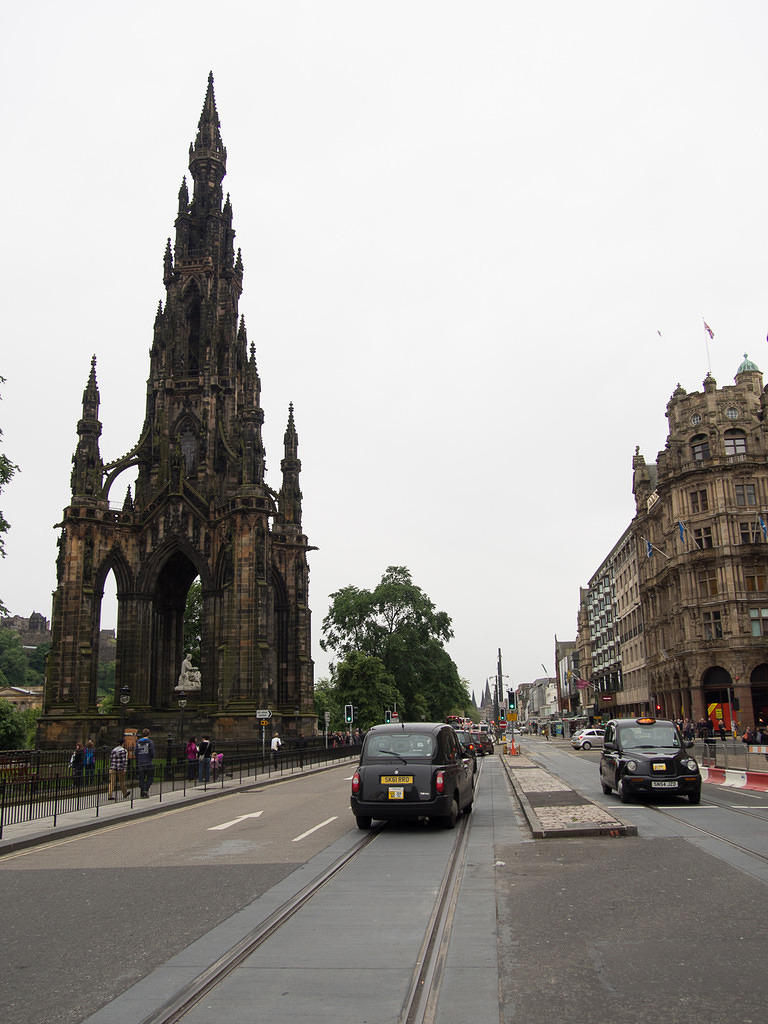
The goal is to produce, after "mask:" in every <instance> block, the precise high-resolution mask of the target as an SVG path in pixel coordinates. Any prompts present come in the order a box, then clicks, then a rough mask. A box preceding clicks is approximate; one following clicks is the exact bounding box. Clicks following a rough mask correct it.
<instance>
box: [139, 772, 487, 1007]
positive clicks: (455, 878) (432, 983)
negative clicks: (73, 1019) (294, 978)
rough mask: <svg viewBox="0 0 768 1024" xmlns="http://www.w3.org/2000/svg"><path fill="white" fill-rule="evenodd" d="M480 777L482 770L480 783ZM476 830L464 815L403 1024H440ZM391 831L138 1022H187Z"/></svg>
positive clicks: (332, 869) (355, 852) (351, 852)
mask: <svg viewBox="0 0 768 1024" xmlns="http://www.w3.org/2000/svg"><path fill="white" fill-rule="evenodd" d="M480 774H481V773H480V772H478V776H477V784H479V780H480ZM470 826H471V815H462V816H461V818H460V819H459V821H458V822H457V824H456V829H455V838H454V842H453V844H452V847H451V851H450V854H449V857H448V862H447V865H446V868H445V871H444V873H443V877H442V879H441V883H440V886H439V888H438V893H437V896H436V898H435V901H434V904H433V907H432V912H431V915H430V918H429V921H428V923H427V926H426V930H425V933H424V938H423V940H422V944H421V947H420V949H419V953H418V956H417V958H416V962H415V965H414V970H413V973H412V976H411V979H410V983H409V986H408V990H407V992H406V995H405V998H404V1001H403V1005H402V1009H401V1011H400V1015H399V1017H398V1024H434V1021H435V1020H436V1016H435V1014H436V1011H437V1002H438V996H439V991H440V984H441V980H442V976H443V968H444V965H445V960H446V956H447V951H448V944H449V942H450V938H451V934H452V929H453V921H454V916H455V910H456V905H457V901H458V895H459V889H460V885H461V878H462V874H463V865H464V862H465V858H466V849H467V843H468V838H469V833H470ZM386 828H387V826H386V824H384V823H382V824H381V825H380V826H378V827H377V828H375V829H372V830H371V831H370V832H367V833H366V834H365V835H363V836H361V837H360V838H359V839H358V840H357V841H356V842H355V843H354V844H353V845H352V846H351V847H350V849H348V850H347V851H345V853H343V854H342V855H341V856H340V857H338V858H337V859H336V860H335V861H334V862H333V863H332V864H330V865H329V866H328V867H327V868H325V870H323V871H322V872H321V873H320V874H319V875H318V876H317V877H316V878H314V879H313V880H312V881H311V882H309V883H308V884H307V885H306V886H305V887H304V888H303V889H301V890H300V891H299V892H297V893H296V894H295V895H294V896H292V897H290V898H289V899H288V900H286V901H285V902H284V903H283V904H282V905H281V906H280V907H278V908H277V909H276V910H274V911H273V912H272V913H271V914H270V915H269V916H268V917H267V918H265V920H264V921H263V922H261V923H260V924H259V925H258V926H257V927H256V928H254V929H253V930H252V931H250V932H249V933H248V934H247V935H245V936H243V938H242V939H240V941H239V942H237V943H235V944H234V945H233V946H232V947H230V948H229V949H228V950H226V951H225V952H224V953H223V954H222V955H221V956H219V957H218V958H217V959H216V960H215V961H214V962H213V963H211V964H210V965H209V966H208V967H207V968H205V969H204V970H203V971H201V972H200V974H198V975H197V976H196V977H195V978H193V979H192V980H191V981H190V982H189V983H188V984H186V985H185V986H184V987H183V988H181V989H180V990H178V991H177V992H176V993H174V995H173V996H172V997H171V998H169V999H168V1000H167V1001H166V1002H165V1003H164V1004H163V1005H162V1006H160V1007H156V1008H155V1009H153V1010H152V1012H151V1013H149V1014H147V1015H146V1016H144V1017H142V1018H140V1020H139V1021H138V1024H177V1022H180V1021H183V1020H184V1018H185V1017H186V1016H187V1015H188V1014H189V1013H190V1012H191V1011H192V1010H193V1009H194V1008H195V1007H196V1006H198V1005H199V1004H200V1003H201V1002H202V1001H203V1000H204V999H206V998H207V997H208V996H209V995H210V994H211V993H212V992H213V991H214V990H215V989H216V988H217V987H218V986H219V985H221V984H222V983H223V982H224V981H225V980H226V979H227V978H228V977H229V976H230V975H231V974H232V973H233V972H234V971H235V970H237V968H238V967H240V966H241V965H243V964H244V963H245V961H247V960H248V958H249V957H250V956H252V955H253V954H254V953H255V952H256V951H257V950H258V949H259V948H260V947H261V946H263V945H264V944H265V943H267V942H268V941H269V940H270V939H271V938H272V937H273V936H275V935H276V933H277V932H279V930H280V929H281V928H282V927H283V925H285V924H286V923H287V922H288V921H289V920H291V918H293V917H294V916H295V915H296V914H298V913H300V911H301V910H302V909H303V908H304V907H305V906H306V905H307V903H309V901H310V900H311V899H312V898H313V896H315V895H316V894H317V893H318V892H320V890H321V889H323V888H324V887H325V886H326V885H327V884H328V883H329V882H331V881H332V880H333V879H335V878H336V877H337V876H338V875H339V874H340V873H341V872H343V871H344V870H345V869H346V868H347V867H349V866H350V865H351V864H352V862H353V861H354V860H356V858H357V857H358V856H360V854H361V853H362V852H363V851H364V850H365V849H366V848H367V847H369V846H370V845H371V844H372V843H373V842H375V840H376V838H377V837H378V836H379V835H380V834H381V833H382V832H384V831H385V830H386Z"/></svg>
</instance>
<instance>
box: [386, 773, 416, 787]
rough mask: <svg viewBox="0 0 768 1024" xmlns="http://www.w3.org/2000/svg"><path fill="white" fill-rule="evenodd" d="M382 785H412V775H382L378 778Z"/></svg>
mask: <svg viewBox="0 0 768 1024" xmlns="http://www.w3.org/2000/svg"><path fill="white" fill-rule="evenodd" d="M379 781H380V782H381V784H382V786H405V785H409V784H410V785H413V776H412V775H382V776H380V778H379Z"/></svg>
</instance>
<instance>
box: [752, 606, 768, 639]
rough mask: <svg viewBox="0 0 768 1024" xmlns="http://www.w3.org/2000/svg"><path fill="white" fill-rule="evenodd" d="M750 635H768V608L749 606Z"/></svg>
mask: <svg viewBox="0 0 768 1024" xmlns="http://www.w3.org/2000/svg"><path fill="white" fill-rule="evenodd" d="M749 619H750V625H751V626H752V636H768V608H750V609H749Z"/></svg>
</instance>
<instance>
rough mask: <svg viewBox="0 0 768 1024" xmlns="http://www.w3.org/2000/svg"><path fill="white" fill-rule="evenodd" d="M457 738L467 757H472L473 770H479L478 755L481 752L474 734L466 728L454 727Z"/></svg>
mask: <svg viewBox="0 0 768 1024" xmlns="http://www.w3.org/2000/svg"><path fill="white" fill-rule="evenodd" d="M454 732H455V733H456V738H457V739H458V741H459V745H460V746H461V749H462V750H463V751H464V756H465V757H471V758H472V771H473V772H476V771H477V755H478V754H479V752H480V751H479V749H478V744H477V743H475V741H474V740H473V739H472V734H471V733H470V732H468V731H467V730H466V729H454Z"/></svg>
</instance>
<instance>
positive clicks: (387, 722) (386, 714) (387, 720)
mask: <svg viewBox="0 0 768 1024" xmlns="http://www.w3.org/2000/svg"><path fill="white" fill-rule="evenodd" d="M391 723H392V712H391V711H389V710H387V711H385V712H384V724H385V725H390V724H391Z"/></svg>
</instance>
